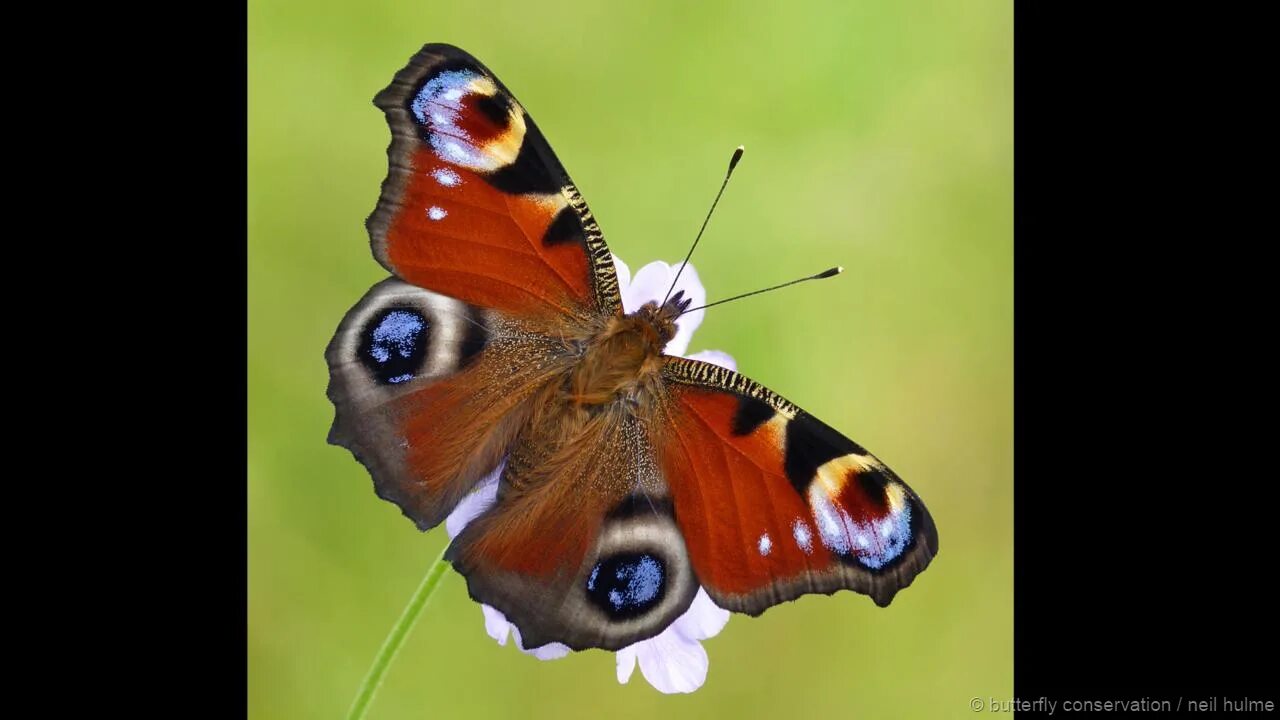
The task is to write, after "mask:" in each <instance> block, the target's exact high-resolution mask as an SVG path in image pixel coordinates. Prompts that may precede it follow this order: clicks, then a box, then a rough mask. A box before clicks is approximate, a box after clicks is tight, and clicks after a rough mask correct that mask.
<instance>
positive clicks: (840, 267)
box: [836, 265, 844, 275]
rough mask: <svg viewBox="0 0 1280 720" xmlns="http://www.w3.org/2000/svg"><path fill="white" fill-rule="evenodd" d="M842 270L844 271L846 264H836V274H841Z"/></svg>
mask: <svg viewBox="0 0 1280 720" xmlns="http://www.w3.org/2000/svg"><path fill="white" fill-rule="evenodd" d="M842 272H844V266H843V265H837V266H836V274H837V275H839V274H840V273H842Z"/></svg>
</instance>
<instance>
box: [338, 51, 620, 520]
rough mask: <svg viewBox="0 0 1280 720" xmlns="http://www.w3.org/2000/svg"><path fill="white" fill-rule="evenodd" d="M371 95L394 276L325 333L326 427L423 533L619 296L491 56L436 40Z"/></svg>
mask: <svg viewBox="0 0 1280 720" xmlns="http://www.w3.org/2000/svg"><path fill="white" fill-rule="evenodd" d="M374 102H375V104H376V105H377V106H378V107H379V108H381V109H382V110H383V111H384V113H385V114H386V117H387V123H388V124H389V126H390V129H391V137H392V140H391V145H390V147H389V148H388V151H387V155H388V174H387V178H386V180H384V181H383V184H382V195H381V197H380V198H379V201H378V206H377V208H376V209H375V210H374V212H373V214H372V215H371V216H370V217H369V220H368V228H369V234H370V238H371V242H372V247H373V253H374V256H375V257H376V258H377V259H378V261H379V262H380V263H381V264H382V265H383V266H385V267H386V268H387V269H388V270H390V271H391V272H392V273H394V274H395V275H396V277H397V278H398V279H392V280H388V281H384V282H383V283H380V284H379V285H377V286H375V287H374V288H373V289H372V290H370V291H369V293H368V294H367V295H366V296H365V297H364V298H363V299H362V300H361V301H360V303H358V304H357V305H356V306H355V307H354V308H352V310H351V311H350V312H348V314H347V316H346V318H344V319H343V321H342V324H341V326H340V327H339V328H338V332H337V334H336V335H335V336H334V338H333V340H332V342H331V343H330V345H329V349H328V351H327V352H326V358H327V360H328V363H329V368H330V385H329V397H330V399H331V400H332V401H333V403H334V405H335V407H336V410H337V414H336V417H335V420H334V424H333V429H332V430H331V432H330V437H329V439H330V442H332V443H334V444H337V445H341V446H343V447H347V448H348V449H350V450H351V451H352V453H353V454H355V456H356V457H357V459H359V460H360V461H361V462H362V463H364V464H365V466H366V467H367V468H368V469H369V472H370V474H371V475H372V476H373V479H374V486H375V488H376V489H377V491H378V493H379V495H380V496H382V497H384V498H386V499H388V500H391V501H393V502H395V503H396V504H397V505H399V506H400V507H401V509H402V510H403V511H404V512H405V514H406V515H408V516H409V517H410V518H412V519H413V520H414V521H415V522H416V523H417V524H418V525H419V527H421V528H422V529H427V528H430V527H433V526H435V525H436V524H438V523H439V522H440V521H441V520H442V519H443V518H444V517H445V516H446V515H447V514H448V513H449V512H450V511H451V510H452V509H453V507H454V506H455V505H456V504H457V502H458V500H459V499H460V498H461V497H462V496H463V495H465V494H466V493H467V492H468V491H469V490H471V489H472V488H473V487H474V486H475V484H476V482H477V481H478V480H479V479H480V478H482V477H484V476H485V475H486V474H488V473H489V472H491V471H492V470H493V469H494V468H496V467H497V465H498V463H499V462H500V461H501V458H502V457H503V455H505V453H506V451H507V450H508V449H509V447H510V446H511V444H512V443H514V442H515V439H516V437H517V436H518V435H519V433H520V429H521V427H522V426H523V424H524V422H525V421H526V419H527V416H528V413H529V411H530V405H531V403H532V402H533V400H532V398H533V397H534V395H535V394H536V393H537V392H538V390H539V388H541V387H543V386H544V385H546V384H548V383H550V382H551V381H552V378H553V377H554V376H555V374H556V372H558V371H560V370H563V368H564V367H565V363H566V362H567V361H568V360H567V358H568V355H567V352H566V348H565V346H564V344H563V342H562V341H561V340H560V338H561V337H562V336H564V335H573V334H574V333H575V332H578V331H580V330H581V328H582V327H584V326H585V325H588V324H589V323H590V322H591V321H592V319H598V318H602V317H608V316H610V315H612V314H616V313H617V312H619V311H620V309H621V300H620V298H619V295H618V281H617V277H616V275H615V273H614V266H613V262H612V259H611V256H610V254H609V250H608V247H607V246H606V245H605V243H604V238H603V237H602V236H601V234H600V229H599V227H598V226H597V225H596V223H595V220H594V219H593V218H592V216H591V212H590V211H589V210H588V209H587V206H586V203H585V202H583V201H582V198H581V196H580V195H579V194H578V191H577V189H576V188H575V187H574V185H573V183H572V181H571V180H570V179H569V177H568V175H567V174H566V173H565V171H564V168H563V167H562V166H561V165H560V162H559V161H558V160H557V159H556V157H555V155H554V154H553V153H552V152H551V148H550V147H549V146H548V144H547V141H546V139H545V138H544V137H543V136H542V133H541V132H540V131H539V130H538V128H537V126H536V125H534V123H533V120H532V119H531V118H530V117H529V116H528V114H527V113H526V112H525V111H524V109H523V107H522V106H521V105H520V103H519V102H517V101H516V99H515V98H514V97H513V96H512V95H511V93H510V92H509V91H508V90H507V89H506V87H505V86H503V85H502V83H501V82H499V81H498V80H497V78H495V77H494V76H493V74H492V73H491V72H490V71H489V70H488V69H487V68H486V67H484V65H482V64H481V63H480V62H479V61H477V60H476V59H475V58H473V57H471V56H470V55H468V54H467V53H465V52H463V51H462V50H459V49H458V48H455V47H451V46H448V45H427V46H425V47H424V48H423V49H422V50H421V51H420V52H418V53H417V54H416V55H414V56H413V58H411V59H410V61H409V63H408V65H407V66H406V67H405V68H403V69H402V70H401V71H400V72H398V73H396V75H395V78H394V79H393V81H392V82H391V84H390V85H389V86H388V87H387V88H386V89H384V90H383V91H382V92H380V93H378V95H377V97H376V98H375V99H374ZM552 338H555V339H552Z"/></svg>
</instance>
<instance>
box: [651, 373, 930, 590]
mask: <svg viewBox="0 0 1280 720" xmlns="http://www.w3.org/2000/svg"><path fill="white" fill-rule="evenodd" d="M663 376H664V379H665V380H667V384H668V389H669V393H668V400H667V402H664V403H663V404H662V409H661V418H660V420H659V423H658V424H659V426H660V427H661V428H662V437H661V440H659V441H657V442H656V443H655V445H656V446H657V449H658V453H659V464H660V466H661V468H662V472H663V475H664V476H665V479H666V482H667V484H668V485H669V487H670V489H671V496H672V498H673V501H674V505H675V511H676V518H677V520H678V523H679V526H680V530H681V532H682V533H683V536H684V540H685V543H686V545H687V547H688V550H689V555H690V558H691V561H692V564H693V567H694V571H695V573H696V574H697V577H698V580H699V581H700V582H701V583H702V585H703V587H705V588H706V590H707V593H708V594H709V595H710V596H711V598H712V599H713V600H715V602H716V604H717V605H719V606H721V607H723V608H725V609H728V610H733V611H735V612H742V613H748V614H751V615H759V614H760V613H762V612H764V611H765V610H766V609H768V608H769V607H772V606H773V605H776V604H778V603H780V602H783V601H786V600H793V599H795V598H797V597H799V596H800V595H803V594H806V593H814V592H820V593H827V594H830V593H833V592H835V591H837V590H841V589H851V590H855V591H857V592H860V593H863V594H866V595H870V596H871V598H872V599H873V600H874V601H875V602H876V604H877V605H880V606H884V605H888V604H889V602H890V601H891V600H892V599H893V596H894V594H895V593H897V592H898V590H900V589H902V588H904V587H906V586H907V585H909V584H911V581H912V580H913V579H914V578H915V576H916V575H918V574H919V573H920V572H922V571H923V570H924V569H925V567H927V566H928V564H929V562H930V560H932V558H933V556H934V555H936V554H937V552H938V533H937V529H936V528H935V526H934V523H933V518H932V517H930V515H929V511H928V510H927V509H926V508H925V506H924V503H923V502H921V501H920V498H919V497H917V496H916V494H915V493H914V492H913V491H912V490H911V488H909V487H907V485H906V483H904V482H902V480H901V479H899V478H898V476H897V475H895V474H894V473H893V471H891V470H889V468H887V467H885V466H884V464H883V463H881V462H880V461H879V460H877V459H876V458H875V457H874V456H872V455H871V454H870V453H868V452H867V451H866V450H864V449H863V448H862V447H860V446H859V445H858V444H857V443H854V442H853V441H852V440H849V439H848V438H846V437H844V436H843V435H841V434H840V433H839V432H837V431H835V430H833V429H832V428H831V427H829V426H827V425H826V424H825V423H823V422H821V421H820V420H818V419H817V418H815V417H813V416H812V415H809V414H808V413H806V412H804V411H803V410H801V409H800V408H798V407H796V406H795V405H793V404H792V403H790V402H788V401H787V400H785V399H784V398H782V397H780V396H779V395H777V394H776V393H774V392H772V391H770V390H769V389H768V388H765V387H764V386H762V385H760V384H759V383H756V382H754V381H752V380H750V379H748V378H746V377H744V376H742V375H739V374H738V373H736V372H733V371H730V370H727V369H725V368H722V367H719V366H717V365H712V364H710V363H704V362H699V361H696V360H688V359H685V358H677V357H668V358H666V360H665V364H664V366H663Z"/></svg>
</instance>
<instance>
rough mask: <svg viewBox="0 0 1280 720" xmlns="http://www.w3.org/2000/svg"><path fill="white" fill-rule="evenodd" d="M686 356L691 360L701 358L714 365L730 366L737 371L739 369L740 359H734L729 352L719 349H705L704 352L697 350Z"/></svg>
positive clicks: (729, 367)
mask: <svg viewBox="0 0 1280 720" xmlns="http://www.w3.org/2000/svg"><path fill="white" fill-rule="evenodd" d="M685 357H687V358H689V359H690V360H701V361H702V362H708V363H711V364H712V365H719V366H720V367H722V368H728V369H730V370H735V371H736V370H737V369H738V361H736V360H734V359H733V356H732V355H730V354H729V353H727V352H721V351H719V350H703V351H702V352H696V353H693V354H692V355H685Z"/></svg>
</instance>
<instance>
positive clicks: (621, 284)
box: [609, 253, 631, 294]
mask: <svg viewBox="0 0 1280 720" xmlns="http://www.w3.org/2000/svg"><path fill="white" fill-rule="evenodd" d="M609 254H610V255H613V253H609ZM613 270H614V272H616V273H617V274H618V293H619V294H622V293H625V292H626V291H627V287H628V286H629V285H631V268H629V267H627V264H626V263H624V262H622V258H620V257H618V256H617V255H613Z"/></svg>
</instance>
